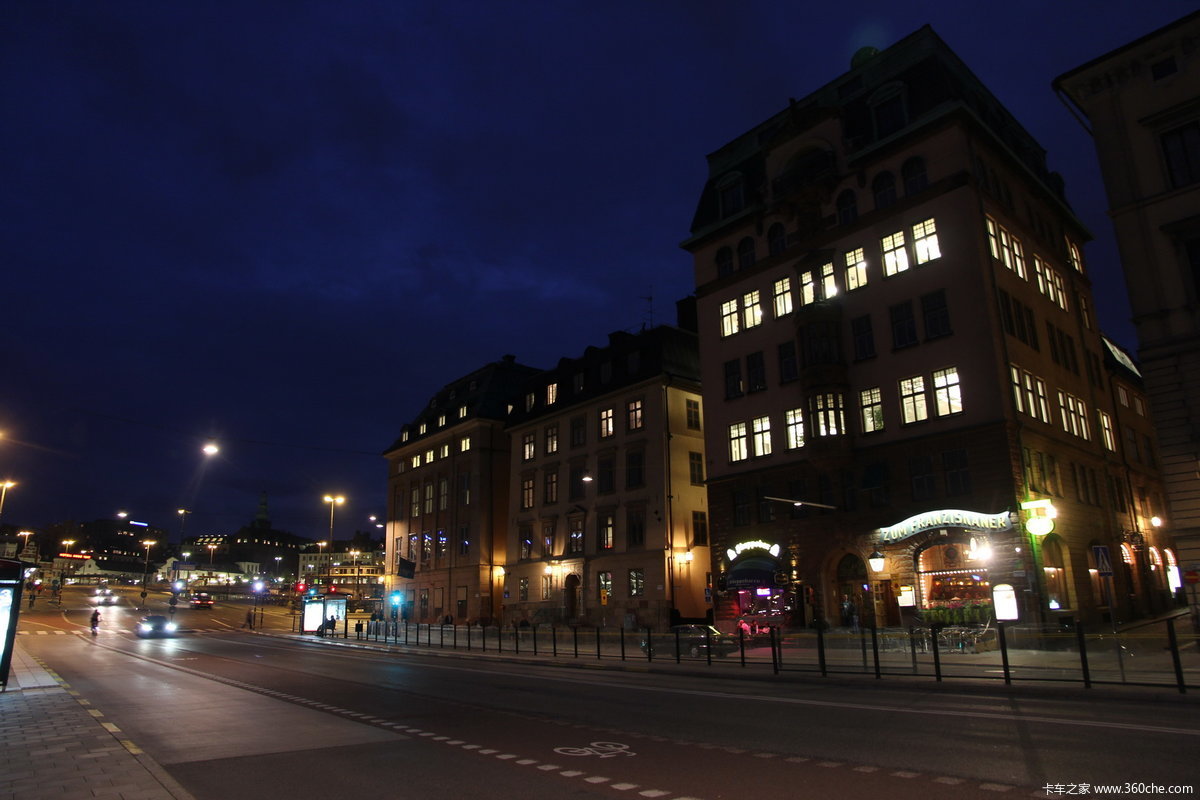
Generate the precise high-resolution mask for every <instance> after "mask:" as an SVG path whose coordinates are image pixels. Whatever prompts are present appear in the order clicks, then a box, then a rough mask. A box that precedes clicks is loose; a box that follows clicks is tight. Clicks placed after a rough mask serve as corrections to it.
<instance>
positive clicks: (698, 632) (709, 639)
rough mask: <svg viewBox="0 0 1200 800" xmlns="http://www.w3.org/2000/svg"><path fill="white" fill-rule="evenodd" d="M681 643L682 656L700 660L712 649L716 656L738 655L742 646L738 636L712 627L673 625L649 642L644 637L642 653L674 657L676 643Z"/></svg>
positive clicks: (654, 635) (652, 637)
mask: <svg viewBox="0 0 1200 800" xmlns="http://www.w3.org/2000/svg"><path fill="white" fill-rule="evenodd" d="M676 641H678V642H679V653H680V655H688V656H691V657H692V658H700V657H701V656H704V655H705V653H707V652H708V649H709V647H711V648H712V654H713V655H715V656H721V657H724V656H727V655H729V654H730V653H736V652H737V651H738V648H739V647H740V645H739V644H738V639H737V637H736V636H730V635H729V634H727V633H721V632H720V631H719V630H717V629H716V628H714V627H713V626H712V625H672V626H671V629H670V630H669V631H667V632H666V633H656V634H653V635H652V636H651V637H650V639H649V640H647V639H646V638H644V637H643V639H642V652H643V653H646V654H648V655H652V656H653V655H660V656H673V655H675V642H676Z"/></svg>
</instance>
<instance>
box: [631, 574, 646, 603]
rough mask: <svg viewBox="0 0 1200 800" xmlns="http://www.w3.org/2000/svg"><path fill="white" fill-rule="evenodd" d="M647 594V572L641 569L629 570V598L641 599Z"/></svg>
mask: <svg viewBox="0 0 1200 800" xmlns="http://www.w3.org/2000/svg"><path fill="white" fill-rule="evenodd" d="M644 594H646V570H644V569H642V568H641V567H637V568H635V569H631V570H629V596H630V597H641V596H643V595H644Z"/></svg>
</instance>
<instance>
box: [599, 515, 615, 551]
mask: <svg viewBox="0 0 1200 800" xmlns="http://www.w3.org/2000/svg"><path fill="white" fill-rule="evenodd" d="M613 520H614V517H613V515H612V514H600V515H599V516H598V517H597V518H596V526H597V527H596V530H597V537H598V538H597V542H598V544H599V546H600V549H601V550H611V549H612V548H613V545H614V541H613V536H614V531H615V530H616V525H615V524H614V522H613Z"/></svg>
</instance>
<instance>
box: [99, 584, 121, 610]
mask: <svg viewBox="0 0 1200 800" xmlns="http://www.w3.org/2000/svg"><path fill="white" fill-rule="evenodd" d="M95 600H96V605H98V606H111V605H115V604H116V603H119V602H120V601H121V598H119V597H117V595H116V594H115V593H114V592H113V590H112V589H110V588H108V587H107V586H97V587H96V595H95Z"/></svg>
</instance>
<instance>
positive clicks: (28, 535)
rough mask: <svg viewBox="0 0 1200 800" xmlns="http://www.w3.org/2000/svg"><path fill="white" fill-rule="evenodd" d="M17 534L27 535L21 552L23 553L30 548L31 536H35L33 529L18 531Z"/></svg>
mask: <svg viewBox="0 0 1200 800" xmlns="http://www.w3.org/2000/svg"><path fill="white" fill-rule="evenodd" d="M17 536H24V537H25V544H24V546H23V547H21V552H22V553H23V552H25V551H26V550H28V549H29V537H30V536H33V531H17Z"/></svg>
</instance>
